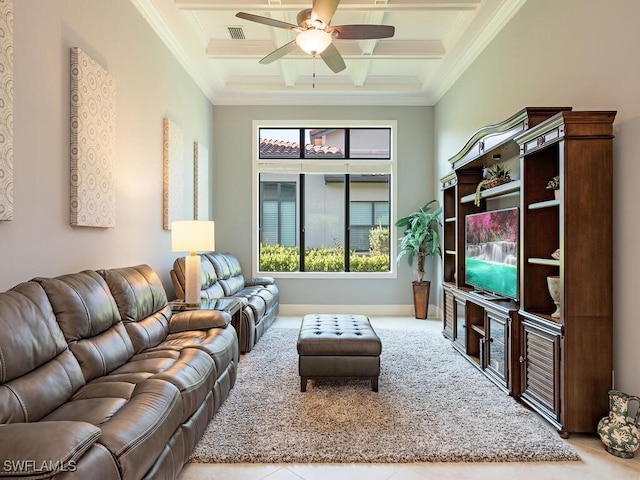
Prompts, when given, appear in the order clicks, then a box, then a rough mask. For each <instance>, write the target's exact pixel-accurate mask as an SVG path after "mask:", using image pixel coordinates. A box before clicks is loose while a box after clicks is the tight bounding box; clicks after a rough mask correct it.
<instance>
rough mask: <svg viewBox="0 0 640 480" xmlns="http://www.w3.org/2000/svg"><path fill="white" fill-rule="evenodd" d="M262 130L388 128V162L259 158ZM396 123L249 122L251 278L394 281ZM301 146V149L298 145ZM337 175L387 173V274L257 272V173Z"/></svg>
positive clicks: (395, 266)
mask: <svg viewBox="0 0 640 480" xmlns="http://www.w3.org/2000/svg"><path fill="white" fill-rule="evenodd" d="M261 128H267V129H269V128H270V129H278V128H284V129H286V128H300V129H332V128H344V129H348V128H352V129H355V128H365V129H366V128H371V129H373V128H384V129H390V142H391V145H390V158H389V159H375V158H374V159H362V158H355V159H344V158H340V159H332V160H326V159H323V160H318V159H313V158H312V159H308V158H299V159H293V158H291V157H289V158H286V159H281V160H280V159H276V158H260V152H259V144H260V139H259V132H260V129H261ZM396 139H397V121H396V120H372V121H367V120H358V121H344V120H337V121H299V120H291V121H287V120H254V121H253V122H252V162H251V163H252V172H251V176H252V179H251V195H252V222H251V249H252V254H251V264H252V265H251V268H252V273H253V275H254V276H260V275H268V276H270V277H274V278H293V279H300V278H318V279H320V278H331V279H338V278H339V279H348V278H353V279H362V278H371V279H382V278H397V262H396V255H397V232H396V230H397V229H396V228H395V227H394V225H395V221H396V219H397V141H396ZM301 147H302V146H301ZM261 172H262V173H266V172H272V173H276V172H277V173H298V174H300V173H324V174H332V173H336V174H337V173H340V174H345V173H348V174H371V173H384V174H389V176H390V182H389V189H390V193H389V199H390V202H391V206H390V209H389V216H390V218H389V230H390V232H389V244H390V245H389V271H386V272H266V271H260V270H259V269H258V267H259V265H260V261H259V255H260V248H259V246H260V232H259V221H260V194H259V193H260V192H259V189H260V183H259V179H260V173H261Z"/></svg>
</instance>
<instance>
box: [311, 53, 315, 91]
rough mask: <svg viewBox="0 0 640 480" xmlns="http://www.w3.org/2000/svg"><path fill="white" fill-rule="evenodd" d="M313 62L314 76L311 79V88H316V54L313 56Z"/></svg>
mask: <svg viewBox="0 0 640 480" xmlns="http://www.w3.org/2000/svg"><path fill="white" fill-rule="evenodd" d="M311 64H312V70H313V73H312V78H313V80H312V81H311V88H312V89H314V90H315V88H316V56H315V55H314V56H313V59H312V60H311Z"/></svg>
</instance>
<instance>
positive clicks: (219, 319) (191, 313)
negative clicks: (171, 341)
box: [169, 310, 231, 333]
mask: <svg viewBox="0 0 640 480" xmlns="http://www.w3.org/2000/svg"><path fill="white" fill-rule="evenodd" d="M230 323H231V315H229V314H228V313H227V312H221V311H219V310H187V311H183V312H177V313H174V314H173V315H171V320H169V333H179V332H186V331H188V330H207V329H209V328H226V326H227V325H229V324H230Z"/></svg>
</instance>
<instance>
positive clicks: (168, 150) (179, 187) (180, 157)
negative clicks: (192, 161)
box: [162, 118, 185, 230]
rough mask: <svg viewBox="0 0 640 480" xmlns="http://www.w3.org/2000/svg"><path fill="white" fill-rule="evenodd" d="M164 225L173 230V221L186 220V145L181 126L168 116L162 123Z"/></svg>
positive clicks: (166, 228) (165, 227)
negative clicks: (184, 145) (184, 144)
mask: <svg viewBox="0 0 640 480" xmlns="http://www.w3.org/2000/svg"><path fill="white" fill-rule="evenodd" d="M162 132H163V135H162V163H163V167H164V168H163V193H162V212H163V215H162V226H163V228H164V229H165V230H171V222H173V221H174V220H184V219H185V218H184V147H183V143H182V142H183V140H182V139H183V135H182V130H181V129H180V127H179V126H178V125H177V124H176V123H175V122H173V121H171V120H170V119H168V118H165V119H164V120H163V123H162Z"/></svg>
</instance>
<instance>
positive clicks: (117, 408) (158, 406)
mask: <svg viewBox="0 0 640 480" xmlns="http://www.w3.org/2000/svg"><path fill="white" fill-rule="evenodd" d="M110 386H111V387H112V389H110V390H108V392H109V395H110V396H108V397H103V396H102V394H103V393H105V391H102V392H100V393H98V390H92V389H93V387H92V384H90V385H87V387H86V391H85V392H79V395H78V396H77V397H76V398H75V399H74V400H72V401H71V402H69V403H68V404H66V405H63V406H62V407H61V408H60V409H59V410H57V411H55V412H53V413H52V414H51V415H49V416H48V417H46V419H45V420H47V421H84V422H87V423H91V424H93V425H96V426H98V427H100V429H101V430H102V435H101V436H100V438H99V439H98V440H97V443H100V444H101V445H104V446H105V447H106V448H107V449H108V450H109V451H110V452H111V454H112V455H113V457H114V458H115V460H116V462H117V463H118V466H119V470H120V471H121V473H122V478H125V479H126V478H131V479H133V478H142V477H143V476H144V474H145V473H146V472H147V470H149V468H151V466H152V465H153V463H154V462H155V459H156V458H157V457H158V456H159V455H160V453H161V452H162V450H163V448H164V446H165V445H166V444H167V442H168V441H169V439H170V438H171V436H172V435H173V434H174V432H175V431H176V430H177V429H178V428H179V426H180V424H181V421H182V418H183V405H182V399H181V395H180V392H179V391H178V389H177V388H176V387H175V386H174V385H173V384H172V383H170V382H167V381H165V380H161V379H147V380H144V381H142V382H140V383H138V384H137V385H131V386H129V387H125V386H123V385H117V386H115V387H117V388H114V386H113V385H110Z"/></svg>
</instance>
